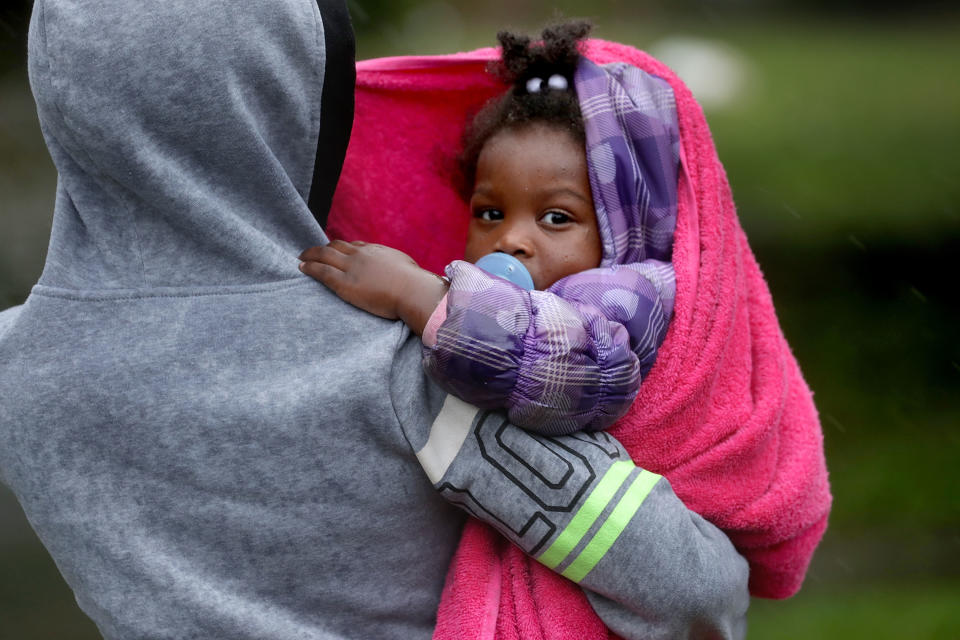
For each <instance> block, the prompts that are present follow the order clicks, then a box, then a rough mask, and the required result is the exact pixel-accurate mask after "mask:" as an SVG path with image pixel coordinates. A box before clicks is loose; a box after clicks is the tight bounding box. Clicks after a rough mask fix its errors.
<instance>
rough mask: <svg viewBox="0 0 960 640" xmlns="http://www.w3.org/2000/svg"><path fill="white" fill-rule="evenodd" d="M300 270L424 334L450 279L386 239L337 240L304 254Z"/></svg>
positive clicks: (366, 308)
mask: <svg viewBox="0 0 960 640" xmlns="http://www.w3.org/2000/svg"><path fill="white" fill-rule="evenodd" d="M300 260H302V261H303V262H301V263H300V271H302V272H303V273H305V274H307V275H308V276H310V277H312V278H315V279H317V280H319V281H320V282H322V283H323V284H325V285H326V286H327V287H329V288H330V289H331V290H332V291H333V292H334V293H335V294H337V295H338V296H340V297H341V298H342V299H343V300H345V301H347V302H349V303H350V304H352V305H354V306H355V307H359V308H361V309H363V310H364V311H368V312H370V313H372V314H374V315H378V316H380V317H381V318H387V319H390V320H396V319H400V320H403V321H404V322H406V323H407V325H408V326H409V327H410V328H411V329H412V330H413V331H414V332H415V333H417V334H418V335H419V334H421V333H423V326H424V325H425V324H426V321H427V319H428V318H429V317H430V314H431V313H433V310H434V309H435V308H436V306H437V304H438V303H439V302H440V299H441V298H443V295H444V294H445V293H446V284H445V283H444V282H443V281H442V280H441V279H440V278H438V277H437V276H436V275H434V274H432V273H430V272H429V271H425V270H424V269H421V268H420V266H419V265H417V263H416V262H414V260H413V258H411V257H410V256H408V255H407V254H405V253H403V252H402V251H397V250H396V249H391V248H390V247H385V246H383V245H380V244H367V243H366V242H359V241H357V242H344V241H343V240H334V241H333V242H331V243H330V244H328V245H325V246H322V247H312V248H310V249H307V250H306V251H304V252H303V253H301V254H300Z"/></svg>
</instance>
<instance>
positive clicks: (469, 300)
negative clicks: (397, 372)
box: [423, 260, 674, 435]
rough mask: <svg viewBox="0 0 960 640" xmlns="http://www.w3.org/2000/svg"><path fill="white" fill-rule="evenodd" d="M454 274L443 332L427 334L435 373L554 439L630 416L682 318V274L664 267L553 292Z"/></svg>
mask: <svg viewBox="0 0 960 640" xmlns="http://www.w3.org/2000/svg"><path fill="white" fill-rule="evenodd" d="M446 274H447V276H448V277H449V278H450V290H449V292H448V293H447V297H446V298H445V300H444V302H442V303H441V305H442V307H443V308H441V309H438V312H439V317H440V318H442V322H440V323H439V325H438V326H436V327H435V333H434V329H433V328H432V329H430V331H429V335H428V333H427V332H425V333H424V360H423V362H424V368H425V369H426V371H427V373H429V374H430V376H431V377H432V378H433V379H434V380H435V381H436V382H437V383H438V384H439V385H440V386H441V387H443V388H444V389H445V390H447V391H448V392H450V393H452V394H454V395H456V396H458V397H459V398H461V399H463V400H465V401H467V402H470V403H471V404H474V405H477V406H478V407H482V408H486V409H495V408H505V409H506V410H507V413H508V416H509V418H510V421H511V422H513V423H514V424H516V425H518V426H521V427H523V428H525V429H528V430H531V431H535V432H538V433H543V434H545V435H560V434H567V433H572V432H574V431H581V430H587V431H595V430H599V429H605V428H607V427H609V426H610V425H611V424H612V423H613V422H614V421H615V420H616V419H617V418H619V417H620V416H622V415H623V414H624V413H626V411H627V409H629V408H630V405H631V404H632V403H633V399H634V397H635V396H636V394H637V390H638V389H639V387H640V381H641V379H642V378H643V376H645V375H646V373H647V372H648V371H649V370H650V367H652V366H653V362H654V359H655V358H656V352H657V348H658V347H659V345H660V343H661V342H662V341H663V337H664V335H665V334H666V331H667V324H668V322H669V319H670V315H671V313H672V311H673V291H674V287H673V266H672V265H671V264H670V263H668V262H661V261H658V260H646V261H644V262H640V263H633V264H626V265H612V266H609V267H602V268H598V269H591V270H589V271H583V272H580V273H576V274H573V275H571V276H568V277H566V278H563V279H561V280H559V281H557V282H556V283H554V285H553V286H552V287H550V288H549V289H548V290H546V291H526V290H524V289H521V288H519V287H517V286H515V285H513V284H511V283H509V282H507V281H506V280H503V279H501V278H497V277H494V276H491V275H489V274H487V273H486V272H485V271H483V270H481V269H479V268H477V267H475V266H473V265H472V264H469V263H466V262H460V261H457V262H453V263H451V264H450V265H449V266H448V267H447V269H446ZM444 316H445V317H444Z"/></svg>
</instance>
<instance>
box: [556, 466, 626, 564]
mask: <svg viewBox="0 0 960 640" xmlns="http://www.w3.org/2000/svg"><path fill="white" fill-rule="evenodd" d="M633 469H634V466H633V463H632V462H630V461H628V460H621V461H619V462H614V463H613V464H612V465H611V466H610V468H609V469H607V472H606V473H605V474H604V475H603V478H601V479H600V482H599V483H598V484H597V486H596V487H595V488H594V489H593V491H591V492H590V495H589V496H587V500H586V502H584V503H583V504H582V505H581V506H580V508H579V509H578V510H577V512H576V513H575V514H574V516H573V519H572V520H570V523H569V524H568V525H567V528H566V529H564V530H563V531H561V532H560V535H558V536H557V539H556V540H554V541H553V544H551V545H550V546H549V547H548V548H547V550H546V551H544V552H543V553H542V554H541V555H540V557H539V558H537V560H539V561H540V562H542V563H543V564H545V565H546V566H547V568H549V569H553V568H554V567H556V566H557V565H558V564H560V562H561V561H562V560H563V559H564V558H566V557H567V555H568V554H569V553H570V552H571V551H573V549H574V547H576V546H577V544H579V542H580V540H581V539H582V538H583V536H584V534H586V533H587V531H589V530H590V527H591V526H593V523H594V522H595V521H596V519H597V517H598V516H599V515H600V514H601V513H603V510H604V509H605V508H606V506H607V503H609V502H610V500H611V499H612V498H613V496H614V494H615V493H616V492H617V489H619V488H620V485H622V484H623V481H624V480H626V479H627V476H628V475H630V472H631V471H633Z"/></svg>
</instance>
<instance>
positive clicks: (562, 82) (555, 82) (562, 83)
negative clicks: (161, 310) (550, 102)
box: [547, 73, 568, 91]
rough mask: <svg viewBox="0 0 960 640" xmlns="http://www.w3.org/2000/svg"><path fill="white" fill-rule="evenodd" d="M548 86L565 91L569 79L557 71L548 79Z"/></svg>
mask: <svg viewBox="0 0 960 640" xmlns="http://www.w3.org/2000/svg"><path fill="white" fill-rule="evenodd" d="M547 86H548V87H550V88H551V89H555V90H556V91H564V90H566V88H567V86H568V85H567V79H566V78H564V77H563V76H562V75H560V74H559V73H555V74H553V75H552V76H550V77H549V78H548V79H547Z"/></svg>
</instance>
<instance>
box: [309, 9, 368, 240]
mask: <svg viewBox="0 0 960 640" xmlns="http://www.w3.org/2000/svg"><path fill="white" fill-rule="evenodd" d="M317 5H318V6H319V7H320V16H321V18H322V19H323V35H324V39H325V47H326V65H325V68H324V76H323V95H322V96H321V98H320V135H319V138H318V140H317V159H316V162H314V165H313V182H312V183H311V185H310V198H309V199H308V201H307V205H308V206H309V207H310V211H312V212H313V216H314V217H315V218H316V219H317V222H319V223H320V226H321V227H324V228H326V226H327V216H328V215H329V214H330V204H331V203H332V201H333V192H334V191H335V190H336V188H337V180H339V178H340V171H341V169H343V159H344V156H346V153H347V143H348V142H349V140H350V131H351V129H352V128H353V102H354V97H353V95H354V85H355V84H356V80H357V69H356V60H355V57H356V43H355V40H354V35H353V25H352V24H351V23H350V13H349V11H347V5H346V3H345V2H344V0H317Z"/></svg>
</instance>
